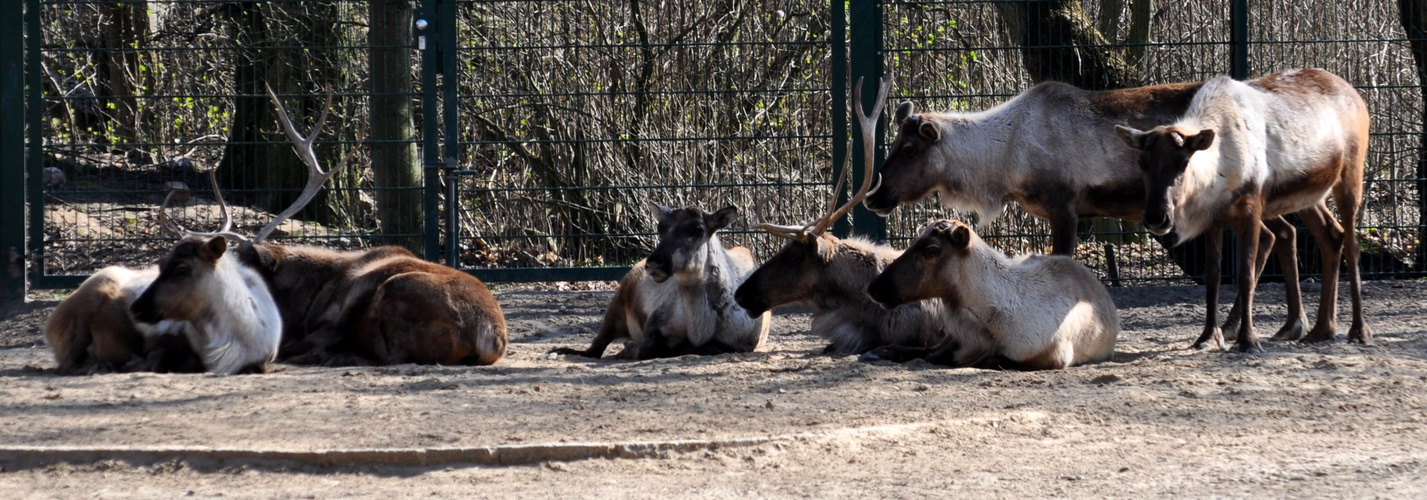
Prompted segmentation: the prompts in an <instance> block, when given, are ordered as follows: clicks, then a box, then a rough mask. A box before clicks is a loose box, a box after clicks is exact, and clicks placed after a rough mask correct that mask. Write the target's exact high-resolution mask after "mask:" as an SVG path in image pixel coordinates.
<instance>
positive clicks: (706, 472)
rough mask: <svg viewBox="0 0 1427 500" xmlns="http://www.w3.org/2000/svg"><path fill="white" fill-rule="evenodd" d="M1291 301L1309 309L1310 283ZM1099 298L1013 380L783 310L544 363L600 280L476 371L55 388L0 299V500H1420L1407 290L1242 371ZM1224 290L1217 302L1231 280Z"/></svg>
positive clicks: (1268, 290) (525, 307)
mask: <svg viewBox="0 0 1427 500" xmlns="http://www.w3.org/2000/svg"><path fill="white" fill-rule="evenodd" d="M1263 288H1264V290H1262V291H1261V293H1260V296H1259V297H1258V298H1257V300H1256V304H1258V308H1257V310H1256V314H1257V316H1256V317H1257V321H1258V323H1257V324H1258V325H1259V329H1260V331H1261V332H1267V333H1272V332H1273V331H1274V330H1276V329H1277V326H1278V323H1279V322H1280V321H1281V320H1282V314H1283V307H1282V306H1281V305H1280V304H1281V303H1282V293H1281V287H1280V286H1278V285H1274V284H1267V285H1265V286H1264V287H1263ZM1305 292H1306V293H1307V295H1308V300H1310V301H1312V303H1316V300H1317V297H1318V293H1317V292H1318V289H1317V287H1316V286H1315V285H1313V284H1306V285H1305ZM1112 294H1113V295H1114V297H1115V300H1116V305H1117V306H1119V308H1120V317H1121V322H1122V327H1123V332H1122V334H1121V337H1120V344H1119V348H1118V352H1119V354H1118V355H1117V356H1116V358H1115V360H1114V361H1113V362H1109V363H1103V364H1099V365H1093V366H1084V367H1076V368H1072V369H1069V370H1063V371H1058V372H1034V373H1021V372H995V371H980V370H973V369H956V370H948V369H941V368H937V367H932V366H928V365H925V364H923V363H919V362H914V363H910V364H907V365H895V364H889V363H859V362H857V361H856V359H855V358H853V357H841V358H833V357H826V356H821V355H819V354H818V353H819V352H820V350H821V348H822V344H821V342H819V340H818V339H816V338H815V337H812V336H810V335H809V334H808V333H807V325H808V317H807V315H806V314H799V313H797V312H796V311H794V312H791V313H784V314H780V315H777V316H775V318H774V321H775V323H774V334H773V335H772V338H771V342H770V343H771V346H770V348H771V350H770V351H769V352H759V353H751V354H736V355H723V356H713V357H682V358H675V359H666V360H655V361H645V362H621V361H614V360H601V361H589V360H581V359H567V358H558V359H550V358H549V357H547V356H545V355H544V353H545V352H546V351H548V350H549V349H550V348H552V347H557V346H572V347H574V346H578V347H584V346H585V345H587V343H588V342H589V340H590V338H591V336H592V333H593V331H594V329H596V328H597V327H598V321H599V318H600V314H601V312H602V311H603V309H604V306H605V303H606V302H607V301H608V300H609V297H610V292H536V291H530V290H522V289H506V290H504V291H501V292H500V293H498V296H499V299H500V301H501V304H502V306H503V307H504V309H505V312H506V314H507V317H508V318H509V321H510V336H511V340H512V343H511V349H510V353H509V356H508V357H507V358H506V359H505V360H502V361H501V362H500V363H498V364H497V365H495V366H492V367H481V368H466V367H459V368H452V367H419V366H410V365H403V366H394V367H374V368H311V367H298V366H286V365H282V366H280V370H279V371H278V372H277V373H272V374H267V375H251V376H233V377H214V376H205V375H156V374H140V373H136V374H109V375H96V376H81V377H57V376H55V375H54V374H53V373H52V368H53V366H54V362H53V359H52V358H51V356H50V354H49V351H48V350H47V349H46V348H45V347H44V346H43V343H42V342H41V335H40V326H41V324H42V322H43V319H44V316H45V314H47V313H48V311H49V309H50V308H51V307H53V304H54V302H53V301H49V302H43V301H41V302H32V303H30V304H25V305H21V306H10V307H7V308H5V309H3V310H0V318H3V319H0V321H3V322H0V401H3V402H4V404H3V405H0V456H3V457H9V458H4V459H0V498H73V497H104V498H128V497H136V498H171V497H176V496H184V495H189V496H194V497H210V498H211V497H225V498H229V497H243V498H247V497H256V498H330V497H361V498H368V497H370V498H411V497H430V496H438V497H499V498H513V497H515V498H553V497H559V498H565V497H590V498H606V497H643V498H664V497H672V496H676V495H678V496H688V495H690V494H692V495H693V496H698V497H738V498H754V497H768V498H785V497H812V498H834V497H854V496H858V497H860V496H871V497H889V498H927V497H949V496H954V497H969V496H972V495H975V496H978V497H1016V498H1020V497H1054V496H1069V497H1087V496H1094V497H1123V498H1146V497H1225V496H1228V497H1290V496H1292V497H1353V498H1367V497H1384V498H1423V497H1427V479H1424V473H1427V391H1424V389H1427V335H1424V330H1427V282H1423V281H1397V282H1371V283H1368V284H1367V285H1366V293H1365V295H1366V297H1367V304H1366V308H1367V313H1368V315H1369V324H1370V325H1371V326H1372V328H1373V330H1374V332H1375V334H1376V340H1377V342H1376V344H1375V345H1373V346H1367V347H1363V346H1352V345H1347V344H1346V343H1344V342H1343V341H1342V340H1341V338H1342V337H1341V336H1340V340H1339V341H1338V342H1336V343H1334V344H1331V345H1314V346H1305V345H1298V344H1296V343H1293V344H1285V343H1277V342H1270V343H1267V344H1266V348H1267V350H1268V353H1267V354H1264V355H1261V356H1249V355H1242V354H1231V353H1225V352H1218V351H1194V350H1190V349H1187V347H1186V346H1187V345H1188V344H1189V342H1190V341H1191V340H1193V338H1194V337H1195V336H1196V335H1197V333H1198V331H1199V327H1198V326H1197V325H1198V324H1199V322H1200V318H1202V314H1203V312H1202V306H1201V305H1200V300H1201V297H1202V290H1201V289H1200V288H1197V287H1141V288H1128V289H1114V290H1112ZM1345 295H1346V294H1345ZM1222 296H1223V297H1224V300H1225V301H1226V302H1225V305H1224V307H1223V308H1222V309H1221V310H1227V301H1228V300H1230V299H1231V298H1232V292H1231V291H1230V290H1229V289H1227V288H1226V290H1225V293H1224V294H1222ZM1340 303H1341V304H1342V309H1343V310H1344V312H1342V313H1341V314H1340V318H1342V321H1343V328H1344V329H1345V330H1346V327H1347V324H1346V321H1347V317H1348V316H1347V313H1346V309H1347V301H1346V298H1344V300H1342V301H1341V302H1340ZM611 351H613V349H611ZM780 436H782V437H787V436H795V437H789V438H786V439H784V438H780ZM751 438H772V440H769V441H763V442H760V441H757V440H756V439H754V440H752V441H750V439H751ZM673 441H681V442H684V443H686V444H688V443H692V444H691V445H688V446H685V447H683V448H678V449H665V450H664V451H655V452H652V453H645V454H644V455H643V458H594V459H583V460H573V461H546V460H531V461H526V462H528V463H522V464H519V465H471V464H468V463H444V464H440V465H435V466H430V465H428V466H391V465H372V464H362V465H346V466H337V467H324V466H319V465H310V464H307V465H304V464H302V463H287V462H282V461H272V460H256V461H243V460H229V461H211V460H197V459H195V460H185V459H169V460H149V459H99V460H80V461H76V462H74V463H69V462H65V463H50V462H53V461H46V460H43V459H40V460H33V459H27V460H19V459H16V458H15V456H16V455H15V453H14V452H13V450H16V449H20V448H21V447H48V448H56V447H88V448H99V449H122V448H126V447H140V448H142V447H148V448H155V447H158V448H162V447H168V448H174V449H177V447H219V448H226V449H240V450H269V451H273V450H276V451H284V450H285V451H312V450H334V449H377V448H399V449H408V450H410V449H416V450H429V449H470V448H476V447H492V446H514V447H519V446H533V447H536V448H540V447H544V446H549V447H556V448H558V447H560V446H568V445H569V444H570V443H578V442H598V443H612V444H616V445H618V444H620V443H632V442H673ZM720 443H722V444H720ZM733 443H743V445H741V446H734V445H733ZM4 450H12V451H11V452H8V454H6V453H7V452H4ZM7 460H8V462H7Z"/></svg>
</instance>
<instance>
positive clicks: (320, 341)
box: [237, 89, 507, 365]
mask: <svg viewBox="0 0 1427 500" xmlns="http://www.w3.org/2000/svg"><path fill="white" fill-rule="evenodd" d="M268 96H269V97H270V98H271V99H272V101H273V104H274V105H275V106H276V107H277V109H278V112H279V113H278V118H279V120H280V122H281V124H282V127H283V131H284V132H285V133H286V134H287V136H288V138H289V139H291V140H292V143H293V147H294V148H295V149H296V150H297V153H298V156H299V157H300V158H301V159H302V161H303V163H304V164H306V165H307V169H308V180H307V186H306V187H305V188H304V189H303V191H302V194H301V195H300V196H299V197H298V199H297V201H296V202H295V203H294V204H293V206H291V207H288V209H287V210H284V211H283V212H282V213H281V214H279V215H278V217H277V218H275V219H274V220H272V221H270V222H268V224H267V225H266V226H265V227H264V228H263V230H262V231H261V232H259V233H258V235H257V237H256V238H254V239H253V241H251V242H247V243H244V244H243V245H242V246H241V247H239V249H238V251H237V254H238V256H239V257H238V258H239V259H240V260H241V261H243V262H244V263H246V264H247V265H248V266H251V267H252V268H253V269H255V270H256V271H257V273H258V275H259V276H261V278H262V280H263V281H264V282H265V283H266V285H267V287H268V288H269V289H270V290H271V292H272V294H273V295H274V296H276V297H277V298H278V309H279V311H280V313H281V315H282V317H283V320H284V322H285V323H286V325H287V327H286V328H285V331H284V332H283V348H282V357H283V358H284V359H287V360H289V361H293V362H298V363H321V364H326V365H353V364H399V363H418V364H444V365H457V364H463V365H488V364H491V363H495V362H496V361H497V360H499V359H500V358H501V357H502V356H504V355H505V348H506V343H507V337H506V329H505V315H504V314H503V313H502V312H501V309H500V304H499V303H497V302H496V300H495V296H494V295H492V294H491V292H490V289H488V288H486V286H485V284H484V283H481V281H480V280H478V279H476V278H475V277H474V276H471V275H469V274H466V273H463V272H461V271H458V270H456V269H452V268H450V267H446V266H443V265H440V264H434V263H431V262H427V261H425V260H422V259H419V258H417V257H416V256H415V255H412V253H411V252H409V251H407V250H406V249H403V248H399V247H378V248H374V249H371V250H366V251H355V252H336V251H332V250H328V249H323V248H313V247H302V246H289V245H278V244H274V243H267V242H265V241H264V240H265V239H266V238H267V237H268V236H269V235H271V234H272V232H273V231H274V230H276V229H277V227H278V225H279V224H281V223H282V222H283V221H284V220H286V219H287V218H288V217H291V216H292V215H294V214H296V213H297V212H298V211H299V210H301V209H302V207H303V206H305V205H306V204H307V203H308V202H310V201H311V200H312V198H313V197H315V196H316V195H317V192H318V191H319V190H321V188H322V184H323V183H325V182H326V181H327V179H328V178H329V177H331V176H332V175H333V174H334V173H336V172H338V171H340V170H341V169H342V168H343V166H345V165H346V163H347V161H348V160H349V159H351V157H352V155H353V154H354V153H355V151H356V150H355V148H354V149H353V151H352V152H349V153H348V154H347V155H346V157H345V158H343V159H342V162H341V163H339V164H338V165H337V167H336V168H333V169H331V170H330V171H327V172H323V171H322V168H321V165H320V163H319V162H318V161H317V155H316V153H315V152H314V151H313V142H314V141H315V140H316V139H317V136H318V135H320V134H321V133H322V125H323V123H324V122H325V121H326V118H327V111H328V109H330V108H331V105H332V97H331V95H330V94H329V95H328V97H327V107H326V108H324V109H323V110H322V112H321V114H319V115H318V118H317V121H316V122H315V125H314V126H313V131H312V132H311V133H310V134H309V135H307V136H303V135H302V134H301V133H299V132H298V131H297V128H296V127H294V126H293V124H292V120H291V118H289V117H288V114H287V111H286V110H285V109H284V108H283V106H282V103H281V101H279V100H278V97H277V95H276V94H274V93H273V92H272V89H268Z"/></svg>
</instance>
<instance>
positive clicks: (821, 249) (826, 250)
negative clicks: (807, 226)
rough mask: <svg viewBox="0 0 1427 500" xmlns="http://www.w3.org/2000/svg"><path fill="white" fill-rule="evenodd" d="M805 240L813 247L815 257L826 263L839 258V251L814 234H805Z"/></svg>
mask: <svg viewBox="0 0 1427 500" xmlns="http://www.w3.org/2000/svg"><path fill="white" fill-rule="evenodd" d="M803 238H804V240H803V241H805V242H807V244H809V245H812V247H813V255H817V256H818V259H819V260H821V261H823V262H824V263H827V262H832V259H833V258H834V257H837V253H836V252H837V249H836V248H833V246H832V244H830V243H828V242H826V241H823V239H822V237H821V236H818V235H816V234H812V233H803Z"/></svg>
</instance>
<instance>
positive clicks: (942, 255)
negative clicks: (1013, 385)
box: [863, 220, 1120, 370]
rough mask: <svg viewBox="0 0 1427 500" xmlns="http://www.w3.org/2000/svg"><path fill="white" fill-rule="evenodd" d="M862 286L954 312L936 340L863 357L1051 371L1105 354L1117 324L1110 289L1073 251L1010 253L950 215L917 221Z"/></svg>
mask: <svg viewBox="0 0 1427 500" xmlns="http://www.w3.org/2000/svg"><path fill="white" fill-rule="evenodd" d="M867 293H868V295H870V296H871V297H872V299H873V300H876V301H877V302H879V303H882V304H884V305H886V306H887V307H897V306H900V305H902V304H906V303H909V302H912V301H917V300H925V299H931V298H937V299H941V301H942V304H943V305H944V306H945V307H946V308H947V309H948V310H950V312H949V313H954V314H958V315H959V316H960V317H961V318H962V320H961V321H960V325H958V326H959V328H953V329H951V330H950V331H949V332H948V336H947V337H946V338H945V340H943V342H942V343H941V344H940V345H938V346H936V347H932V348H926V347H914V346H884V347H880V348H877V349H874V350H872V351H869V352H868V353H867V354H864V355H863V359H864V360H876V359H886V360H891V361H899V362H900V361H905V360H908V359H912V358H922V359H925V360H927V361H928V362H931V363H935V364H940V365H947V366H954V367H963V366H975V367H985V368H1010V369H1022V370H1053V369H1060V368H1066V367H1069V366H1074V365H1080V364H1085V363H1093V362H1098V361H1105V360H1108V359H1110V358H1111V357H1112V356H1114V354H1115V341H1116V338H1117V337H1118V336H1119V332H1120V322H1119V318H1118V316H1117V315H1116V313H1115V304H1114V302H1113V301H1111V300H1110V293H1109V292H1107V291H1106V290H1105V286H1104V285H1102V284H1100V281H1099V280H1098V279H1096V277H1095V275H1094V273H1091V272H1090V270H1089V269H1086V268H1085V266H1083V265H1081V264H1080V263H1079V262H1076V261H1075V259H1072V258H1070V257H1068V256H1064V255H1022V256H1020V257H1016V258H1011V257H1008V256H1006V254H1004V253H1001V251H1000V250H997V249H995V248H992V247H991V246H990V245H987V244H986V242H984V241H982V240H981V238H980V237H979V236H977V235H976V233H975V232H974V231H972V230H971V228H970V227H968V226H967V225H966V224H963V223H961V222H958V221H949V220H942V221H935V222H932V223H929V224H927V226H926V228H925V229H924V230H923V231H922V234H921V235H920V236H918V237H917V239H916V240H914V241H912V243H911V245H910V246H908V247H907V250H906V251H905V252H903V253H902V256H900V257H898V258H897V260H895V261H893V262H892V264H891V265H889V266H887V269H886V270H884V271H882V274H881V275H879V276H877V279H874V280H872V283H871V284H870V285H868V287H867Z"/></svg>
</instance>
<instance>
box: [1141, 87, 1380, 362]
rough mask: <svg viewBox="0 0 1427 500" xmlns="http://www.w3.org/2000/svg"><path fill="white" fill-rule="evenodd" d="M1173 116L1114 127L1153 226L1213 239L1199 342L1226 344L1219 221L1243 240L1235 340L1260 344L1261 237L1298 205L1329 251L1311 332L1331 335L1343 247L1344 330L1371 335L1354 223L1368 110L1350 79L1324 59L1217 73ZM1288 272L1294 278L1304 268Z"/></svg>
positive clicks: (1364, 338)
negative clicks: (1256, 303)
mask: <svg viewBox="0 0 1427 500" xmlns="http://www.w3.org/2000/svg"><path fill="white" fill-rule="evenodd" d="M1167 123H1171V124H1170V125H1161V126H1156V127H1154V128H1153V129H1152V130H1150V131H1148V132H1146V131H1140V130H1137V129H1135V128H1132V127H1127V126H1119V125H1117V126H1116V131H1117V132H1118V134H1119V135H1120V137H1121V139H1122V140H1123V141H1124V142H1125V144H1127V145H1129V146H1130V147H1131V148H1133V150H1135V151H1138V154H1139V158H1138V160H1137V163H1138V165H1139V167H1140V168H1141V169H1143V170H1144V179H1145V181H1144V182H1145V191H1146V198H1145V213H1144V220H1145V221H1146V227H1147V228H1148V229H1149V230H1150V231H1151V232H1154V233H1155V234H1161V235H1164V234H1168V233H1170V232H1171V231H1173V232H1174V238H1175V239H1176V240H1177V241H1179V242H1182V241H1184V240H1187V239H1190V238H1193V237H1195V236H1198V235H1200V234H1206V235H1208V236H1209V238H1210V245H1209V249H1210V255H1209V259H1208V262H1209V268H1208V270H1207V271H1206V274H1205V279H1204V281H1205V284H1206V286H1207V295H1208V300H1209V311H1208V314H1207V315H1206V326H1205V329H1204V333H1203V334H1202V335H1200V337H1199V339H1198V340H1196V341H1195V343H1194V345H1195V346H1202V345H1204V344H1205V343H1206V342H1209V341H1212V342H1214V344H1215V345H1222V344H1223V337H1222V334H1221V332H1220V331H1219V330H1218V329H1217V328H1215V327H1214V325H1215V324H1216V321H1215V315H1216V313H1217V310H1216V308H1215V307H1214V304H1215V303H1216V298H1217V295H1216V294H1217V292H1218V288H1219V269H1218V262H1219V242H1220V238H1222V231H1221V230H1220V228H1221V227H1222V226H1223V225H1228V226H1229V227H1231V228H1232V229H1233V231H1234V233H1235V234H1236V235H1237V236H1238V240H1239V250H1240V256H1239V258H1240V259H1241V262H1240V265H1241V266H1240V269H1239V275H1238V295H1239V301H1240V302H1243V304H1244V307H1243V310H1242V311H1241V312H1240V313H1239V314H1241V317H1239V318H1233V317H1231V318H1230V320H1231V321H1234V320H1238V321H1239V324H1238V336H1237V339H1236V344H1235V349H1236V350H1239V351H1243V352H1252V353H1257V352H1262V348H1261V347H1260V345H1259V342H1258V338H1257V336H1256V335H1255V334H1254V329H1253V325H1252V315H1251V314H1250V312H1251V311H1252V310H1253V309H1252V305H1253V292H1254V287H1255V285H1256V283H1255V279H1256V276H1255V274H1256V273H1255V268H1256V258H1257V256H1258V255H1259V254H1260V252H1261V245H1260V243H1259V241H1260V240H1261V239H1263V240H1267V245H1272V244H1274V242H1275V237H1274V233H1273V232H1272V231H1267V230H1265V228H1263V227H1262V226H1261V224H1260V222H1259V221H1260V220H1262V219H1263V218H1264V217H1278V216H1281V215H1283V214H1286V213H1291V212H1298V214H1299V215H1300V216H1301V217H1302V218H1303V220H1304V221H1305V222H1307V224H1308V228H1309V231H1311V232H1312V233H1313V236H1314V237H1315V238H1316V239H1317V240H1318V244H1319V247H1320V248H1321V249H1322V258H1323V294H1322V302H1321V303H1320V305H1319V308H1318V320H1317V323H1315V325H1314V327H1313V330H1312V331H1311V332H1309V334H1308V335H1307V337H1304V338H1303V340H1304V341H1308V342H1321V341H1328V340H1332V339H1333V336H1334V334H1335V331H1336V330H1337V319H1336V315H1337V311H1336V307H1337V286H1338V265H1339V258H1340V257H1341V253H1342V252H1343V251H1344V250H1346V252H1347V261H1348V276H1349V286H1350V293H1351V296H1352V301H1353V323H1352V327H1351V328H1350V329H1349V331H1348V341H1349V342H1358V343H1363V344H1366V343H1370V342H1371V339H1372V337H1371V333H1370V331H1369V329H1368V327H1367V324H1366V323H1365V322H1364V320H1363V315H1362V291H1361V278H1360V276H1359V271H1358V257H1359V248H1358V241H1357V237H1356V234H1357V233H1356V231H1355V228H1354V226H1355V224H1356V221H1357V210H1358V207H1359V206H1360V205H1361V204H1362V194H1363V165H1364V163H1365V161H1366V158H1367V146H1368V113H1367V106H1366V105H1365V104H1364V103H1363V100H1362V97H1361V96H1359V95H1358V93H1357V91H1356V90H1355V89H1353V86H1352V85H1351V84H1349V83H1348V82H1346V81H1344V80H1343V79H1342V78H1339V77H1337V76H1335V75H1333V74H1331V73H1328V72H1327V71H1323V70H1320V69H1295V70H1289V71H1284V72H1280V73H1275V74H1272V75H1268V76H1265V77H1262V78H1259V79H1257V80H1253V81H1249V82H1238V81H1235V80H1233V79H1231V78H1229V77H1226V76H1220V77H1216V78H1213V79H1211V80H1209V81H1208V82H1206V83H1205V84H1204V87H1203V89H1202V90H1200V91H1199V93H1198V94H1197V95H1195V97H1194V100H1193V102H1191V103H1190V106H1189V109H1188V110H1187V111H1186V112H1185V114H1184V116H1183V117H1181V118H1178V119H1177V120H1173V121H1169V122H1167ZM1330 192H1331V193H1332V195H1333V200H1334V202H1335V204H1336V205H1337V207H1338V217H1337V221H1334V220H1333V219H1332V218H1331V216H1330V215H1329V212H1328V209H1327V205H1326V203H1325V201H1326V198H1327V196H1328V194H1329V193H1330ZM1289 243H1290V244H1291V243H1292V242H1291V241H1290V242H1289ZM1267 245H1263V246H1267ZM1291 278H1292V279H1293V280H1294V281H1296V275H1295V276H1292V277H1291ZM1234 314H1235V313H1234V312H1230V315H1231V316H1232V315H1234Z"/></svg>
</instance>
